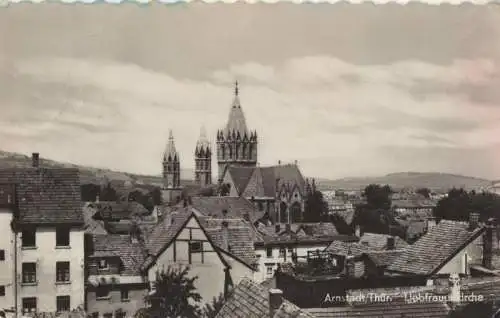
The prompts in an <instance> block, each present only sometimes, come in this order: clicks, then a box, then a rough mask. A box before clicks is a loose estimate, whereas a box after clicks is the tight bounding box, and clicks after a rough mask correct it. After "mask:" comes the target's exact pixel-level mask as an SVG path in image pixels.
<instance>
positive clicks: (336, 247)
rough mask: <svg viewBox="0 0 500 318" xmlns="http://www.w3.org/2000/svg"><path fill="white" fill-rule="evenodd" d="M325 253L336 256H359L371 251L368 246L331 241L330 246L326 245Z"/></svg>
mask: <svg viewBox="0 0 500 318" xmlns="http://www.w3.org/2000/svg"><path fill="white" fill-rule="evenodd" d="M325 251H327V252H331V253H334V254H337V255H353V256H359V255H361V254H363V253H368V252H370V251H372V249H371V248H370V247H369V246H366V245H361V244H359V243H358V242H343V241H333V242H332V243H330V245H328V247H327V248H326V249H325Z"/></svg>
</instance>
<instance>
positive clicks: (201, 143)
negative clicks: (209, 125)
mask: <svg viewBox="0 0 500 318" xmlns="http://www.w3.org/2000/svg"><path fill="white" fill-rule="evenodd" d="M196 148H197V149H208V148H210V142H209V141H208V138H207V131H206V129H205V126H204V125H202V126H201V128H200V137H199V138H198V142H197V143H196Z"/></svg>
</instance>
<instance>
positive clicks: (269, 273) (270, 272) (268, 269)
mask: <svg viewBox="0 0 500 318" xmlns="http://www.w3.org/2000/svg"><path fill="white" fill-rule="evenodd" d="M273 274H274V270H273V266H272V265H267V266H266V275H267V276H272V275H273Z"/></svg>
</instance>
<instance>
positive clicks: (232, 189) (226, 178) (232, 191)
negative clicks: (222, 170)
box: [222, 170, 240, 197]
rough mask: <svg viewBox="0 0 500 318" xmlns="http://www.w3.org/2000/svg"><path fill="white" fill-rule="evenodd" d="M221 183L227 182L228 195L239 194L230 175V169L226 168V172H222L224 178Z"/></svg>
mask: <svg viewBox="0 0 500 318" xmlns="http://www.w3.org/2000/svg"><path fill="white" fill-rule="evenodd" d="M222 182H223V183H225V184H229V194H228V195H229V196H230V197H237V196H239V195H240V192H239V191H238V187H237V185H236V184H235V182H234V180H233V177H232V176H231V173H230V170H227V172H226V174H224V178H223V180H222Z"/></svg>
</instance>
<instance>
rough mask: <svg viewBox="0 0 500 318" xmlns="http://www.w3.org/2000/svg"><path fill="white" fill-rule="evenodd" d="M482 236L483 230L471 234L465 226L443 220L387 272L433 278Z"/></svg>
mask: <svg viewBox="0 0 500 318" xmlns="http://www.w3.org/2000/svg"><path fill="white" fill-rule="evenodd" d="M482 232H484V227H478V228H476V229H474V230H472V231H469V229H468V223H466V222H458V221H449V220H442V221H441V222H439V224H438V225H436V226H434V227H433V228H431V229H430V230H429V232H427V234H425V235H424V236H422V237H421V238H420V239H419V240H418V241H417V242H415V243H414V244H413V245H410V246H409V247H408V248H406V249H405V251H404V252H403V253H402V254H401V255H400V256H399V257H397V258H396V259H395V260H394V262H393V263H392V264H391V265H390V266H389V267H388V268H387V270H388V271H392V272H400V273H412V274H421V275H428V274H433V273H434V271H436V270H438V269H439V268H440V266H442V265H444V264H443V262H445V261H446V260H447V259H449V258H450V257H452V256H453V255H455V254H456V253H458V252H459V251H460V249H462V248H463V247H465V245H466V244H468V243H470V242H471V241H472V240H473V239H474V238H476V237H478V236H479V235H480V234H481V233H482Z"/></svg>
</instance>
